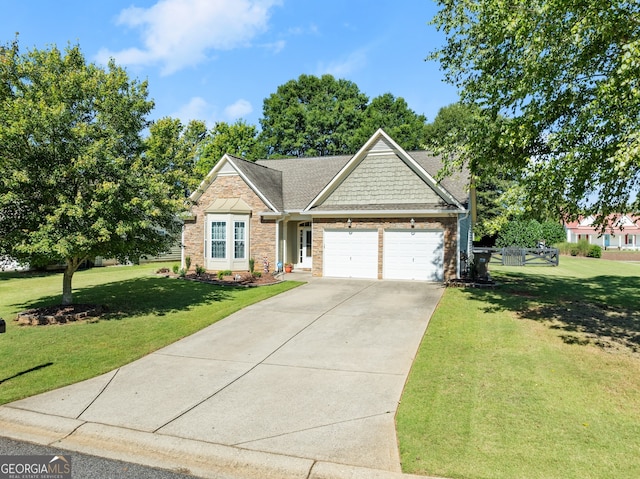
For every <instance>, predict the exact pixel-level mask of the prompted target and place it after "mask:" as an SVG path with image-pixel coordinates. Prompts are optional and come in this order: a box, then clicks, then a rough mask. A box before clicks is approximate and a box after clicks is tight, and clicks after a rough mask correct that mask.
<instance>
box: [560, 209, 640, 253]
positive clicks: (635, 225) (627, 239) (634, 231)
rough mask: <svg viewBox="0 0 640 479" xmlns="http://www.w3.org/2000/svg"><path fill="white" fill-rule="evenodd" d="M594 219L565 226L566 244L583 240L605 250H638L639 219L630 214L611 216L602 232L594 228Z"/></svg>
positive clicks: (639, 236)
mask: <svg viewBox="0 0 640 479" xmlns="http://www.w3.org/2000/svg"><path fill="white" fill-rule="evenodd" d="M594 221H595V218H594V217H593V216H587V217H585V218H581V219H579V220H578V221H571V222H569V223H566V224H565V230H566V232H567V242H568V243H577V242H578V241H581V240H585V241H588V242H589V244H595V245H598V246H601V247H603V248H605V249H612V248H617V249H638V248H640V217H638V216H635V215H630V214H620V215H613V216H611V217H610V218H609V219H608V220H607V226H606V228H605V230H604V231H600V230H598V229H597V228H596V227H595V226H594Z"/></svg>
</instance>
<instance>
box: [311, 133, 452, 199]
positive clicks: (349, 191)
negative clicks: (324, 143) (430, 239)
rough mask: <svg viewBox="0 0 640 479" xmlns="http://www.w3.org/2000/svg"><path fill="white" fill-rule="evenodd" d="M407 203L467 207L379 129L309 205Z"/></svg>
mask: <svg viewBox="0 0 640 479" xmlns="http://www.w3.org/2000/svg"><path fill="white" fill-rule="evenodd" d="M408 205H412V206H414V207H415V206H416V205H422V206H427V205H429V206H432V207H440V208H442V207H454V208H460V209H464V208H463V207H462V205H461V204H460V203H459V202H458V201H457V200H456V199H455V198H454V197H453V196H452V195H451V194H450V193H448V192H447V191H446V190H445V189H443V188H442V187H440V186H439V185H438V184H437V183H436V181H435V180H434V179H433V177H432V176H431V175H430V174H429V173H428V172H427V171H426V170H425V169H424V168H423V167H422V166H421V165H420V164H419V163H418V162H417V161H415V159H413V158H412V157H411V155H409V154H408V153H407V152H406V151H404V150H403V149H402V148H401V147H400V146H399V145H398V144H397V143H395V142H394V141H393V140H392V139H391V138H390V137H389V136H388V135H387V134H386V133H385V132H384V131H383V130H378V131H377V132H376V133H375V134H374V135H373V136H372V137H371V138H370V139H369V141H368V142H367V143H366V144H365V145H364V146H363V147H362V148H361V149H360V151H359V152H358V153H356V154H355V155H354V156H353V157H352V158H351V160H350V161H349V162H348V163H347V164H346V165H345V166H344V167H343V168H342V169H341V170H340V171H339V172H338V173H337V174H336V175H335V177H334V178H333V179H332V180H331V181H330V182H329V183H328V184H327V185H326V186H325V188H324V189H323V190H322V191H321V192H320V193H319V194H318V195H317V196H316V197H315V198H314V199H313V200H312V201H311V202H310V204H309V205H308V206H307V208H306V209H307V210H311V209H340V207H342V208H349V207H356V208H362V207H367V208H370V209H371V208H375V207H381V208H383V209H384V208H391V207H395V208H397V209H402V208H403V207H406V206H408Z"/></svg>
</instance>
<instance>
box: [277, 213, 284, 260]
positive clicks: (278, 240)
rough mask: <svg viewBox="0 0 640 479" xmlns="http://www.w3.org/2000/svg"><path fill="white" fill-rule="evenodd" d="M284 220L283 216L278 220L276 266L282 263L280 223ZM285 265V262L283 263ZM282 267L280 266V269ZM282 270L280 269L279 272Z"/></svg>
mask: <svg viewBox="0 0 640 479" xmlns="http://www.w3.org/2000/svg"><path fill="white" fill-rule="evenodd" d="M281 222H282V218H280V219H277V220H276V268H278V265H279V264H280V262H281V261H280V223H281ZM282 264H283V266H284V262H283V263H282ZM279 269H280V268H278V270H279ZM279 272H280V271H278V273H279Z"/></svg>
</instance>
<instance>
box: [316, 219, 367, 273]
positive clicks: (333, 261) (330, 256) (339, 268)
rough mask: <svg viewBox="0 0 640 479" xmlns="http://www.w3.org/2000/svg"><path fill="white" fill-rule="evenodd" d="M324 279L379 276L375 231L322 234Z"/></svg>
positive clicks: (329, 232) (341, 231)
mask: <svg viewBox="0 0 640 479" xmlns="http://www.w3.org/2000/svg"><path fill="white" fill-rule="evenodd" d="M323 269H324V271H323V276H330V277H336V278H369V279H376V278H377V277H378V232H377V231H373V230H372V231H368V230H359V231H353V230H351V231H345V230H340V231H330V230H325V232H324V268H323Z"/></svg>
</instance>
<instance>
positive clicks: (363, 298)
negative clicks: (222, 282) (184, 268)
mask: <svg viewBox="0 0 640 479" xmlns="http://www.w3.org/2000/svg"><path fill="white" fill-rule="evenodd" d="M442 291H443V290H442V286H441V285H436V284H430V283H421V282H408V281H407V282H395V281H366V280H332V279H327V278H321V279H315V280H313V281H311V282H310V283H308V284H306V285H304V286H301V287H299V288H296V289H294V290H291V291H288V292H286V293H283V294H281V295H278V296H276V297H273V298H271V299H268V300H265V301H263V302H261V303H258V304H255V305H252V306H250V307H247V308H245V309H243V310H241V311H239V312H237V313H235V314H233V315H231V316H229V317H228V318H226V319H224V320H222V321H219V322H218V323H216V324H214V325H212V326H210V327H208V328H206V329H204V330H202V331H200V332H198V333H196V334H194V335H192V336H190V337H188V338H185V339H183V340H181V341H178V342H176V343H174V344H172V345H170V346H168V347H166V348H163V349H161V350H159V351H156V352H155V353H153V354H150V355H148V356H146V357H144V358H142V359H140V360H138V361H135V362H133V363H131V364H128V365H126V366H123V367H121V368H119V369H118V370H115V371H112V372H110V373H108V374H105V375H103V376H100V377H97V378H94V379H91V380H89V381H84V382H82V383H78V384H75V385H72V386H68V387H65V388H61V389H58V390H55V391H51V392H48V393H45V394H41V395H38V396H34V397H31V398H27V399H24V400H21V401H17V402H14V403H11V404H8V405H6V406H5V407H4V408H3V410H4V411H3V414H5V415H6V414H10V411H12V410H13V411H16V412H22V413H25V411H27V412H33V413H40V414H46V415H52V416H56V417H60V418H68V419H73V420H75V421H76V422H77V424H80V425H83V426H84V425H87V424H89V425H94V426H95V427H98V426H96V425H99V426H100V427H115V428H122V430H129V431H131V430H132V431H141V432H146V433H151V434H153V435H158V436H169V437H177V438H184V439H187V440H193V441H200V442H204V443H207V444H218V445H225V446H231V447H235V448H239V449H242V450H253V451H260V452H266V453H275V454H280V455H286V456H294V457H297V458H305V459H310V460H313V461H326V462H332V463H338V464H347V465H352V466H362V467H367V468H374V469H382V470H386V471H396V472H397V471H400V459H399V454H398V448H397V441H396V434H395V423H394V416H395V412H396V409H397V405H398V402H399V400H400V395H401V393H402V389H403V386H404V383H405V381H406V378H407V374H408V373H409V369H410V367H411V364H412V362H413V359H414V356H415V354H416V351H417V349H418V346H419V344H420V341H421V339H422V336H423V334H424V332H425V329H426V327H427V324H428V322H429V318H430V317H431V314H432V312H433V310H434V308H435V306H436V305H437V303H438V301H439V299H440V297H441V294H442ZM7 411H9V412H7ZM61 444H63V445H64V441H62V442H61Z"/></svg>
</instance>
